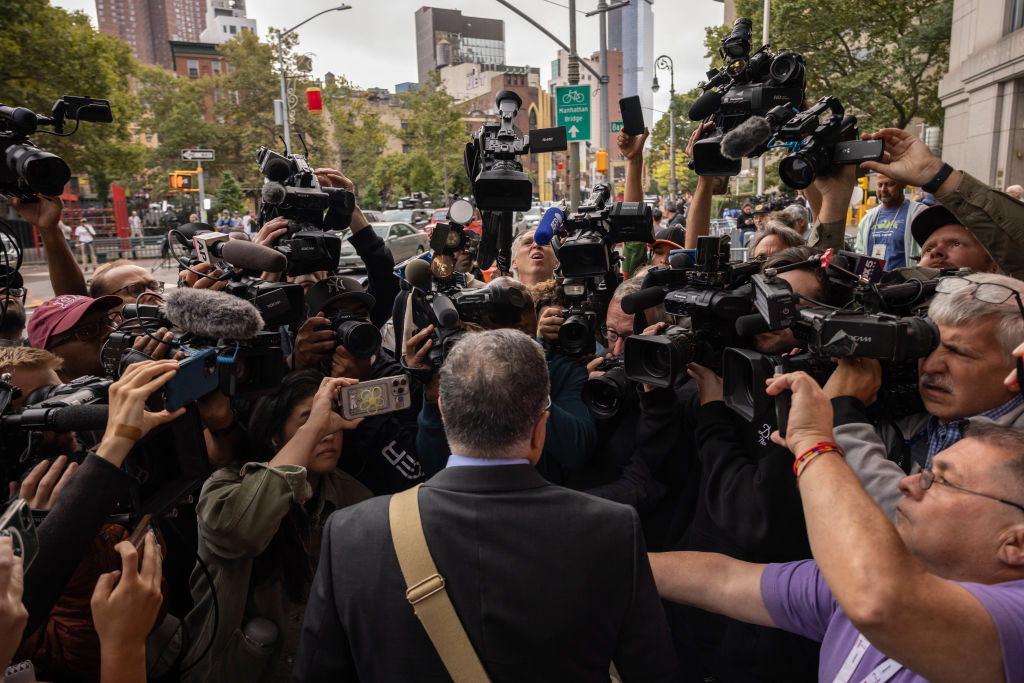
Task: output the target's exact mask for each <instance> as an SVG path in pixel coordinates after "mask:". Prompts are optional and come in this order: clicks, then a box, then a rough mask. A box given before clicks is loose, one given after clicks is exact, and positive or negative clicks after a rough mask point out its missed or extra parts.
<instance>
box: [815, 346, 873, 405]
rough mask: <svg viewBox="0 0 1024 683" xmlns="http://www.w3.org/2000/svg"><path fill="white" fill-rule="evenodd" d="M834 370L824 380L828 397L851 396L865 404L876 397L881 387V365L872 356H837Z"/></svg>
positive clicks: (868, 403)
mask: <svg viewBox="0 0 1024 683" xmlns="http://www.w3.org/2000/svg"><path fill="white" fill-rule="evenodd" d="M837 360H838V361H839V362H838V364H837V366H836V369H835V371H834V372H833V373H832V375H831V376H830V377H829V378H828V381H827V382H825V387H824V389H825V393H826V394H828V397H829V398H830V399H831V398H837V397H839V396H853V397H854V398H856V399H858V400H859V401H860V402H861V403H863V404H864V405H865V406H869V405H871V404H872V403H874V402H875V400H876V399H877V398H878V391H879V389H881V388H882V365H881V364H880V363H879V362H878V361H877V360H875V359H874V358H859V357H856V356H853V357H850V358H839V359H837Z"/></svg>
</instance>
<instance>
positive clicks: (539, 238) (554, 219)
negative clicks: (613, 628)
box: [533, 206, 565, 247]
mask: <svg viewBox="0 0 1024 683" xmlns="http://www.w3.org/2000/svg"><path fill="white" fill-rule="evenodd" d="M564 220H565V213H563V212H562V210H561V209H560V208H558V207H557V206H552V207H549V208H548V210H547V211H545V212H544V215H543V216H541V219H540V223H539V224H537V231H536V232H534V233H533V241H534V243H536V244H539V245H540V246H542V247H543V246H545V245H548V244H551V238H552V237H554V236H555V233H556V232H558V231H559V229H561V227H562V221H564Z"/></svg>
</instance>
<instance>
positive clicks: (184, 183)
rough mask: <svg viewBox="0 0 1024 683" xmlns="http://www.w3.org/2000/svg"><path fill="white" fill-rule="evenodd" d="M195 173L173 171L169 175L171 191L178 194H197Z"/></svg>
mask: <svg viewBox="0 0 1024 683" xmlns="http://www.w3.org/2000/svg"><path fill="white" fill-rule="evenodd" d="M196 173H197V171H173V172H171V174H170V182H171V189H172V190H177V191H179V192H198V191H199V188H198V187H197V186H196V185H197V183H196Z"/></svg>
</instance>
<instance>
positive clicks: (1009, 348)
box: [928, 273, 1024, 363]
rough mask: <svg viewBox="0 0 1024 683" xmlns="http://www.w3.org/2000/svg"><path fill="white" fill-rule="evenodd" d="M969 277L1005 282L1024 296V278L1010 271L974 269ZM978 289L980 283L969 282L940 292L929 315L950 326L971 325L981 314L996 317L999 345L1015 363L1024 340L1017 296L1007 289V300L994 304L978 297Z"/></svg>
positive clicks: (997, 282)
mask: <svg viewBox="0 0 1024 683" xmlns="http://www.w3.org/2000/svg"><path fill="white" fill-rule="evenodd" d="M965 277H966V278H967V279H968V280H970V281H971V282H973V283H975V284H976V285H982V284H986V283H990V284H994V285H1001V286H1002V287H1005V288H1007V289H1008V290H1012V291H1013V292H1016V293H1017V295H1018V296H1024V282H1021V281H1020V280H1017V279H1015V278H1012V277H1009V276H1007V275H997V274H996V273H971V274H970V275H967V276H965ZM976 290H977V287H970V286H968V287H964V288H963V289H959V290H957V291H955V292H950V293H948V294H936V295H935V298H934V299H932V302H931V304H929V306H928V317H929V318H931V319H932V320H933V321H935V322H936V323H938V324H939V325H949V326H950V327H959V326H961V325H970V324H972V323H974V322H975V321H977V320H978V319H979V318H986V317H987V318H995V319H996V321H997V323H998V324H997V327H996V337H997V338H998V340H999V345H1000V346H1001V347H1002V349H1003V355H1004V356H1005V358H1006V361H1007V362H1008V363H1013V350H1014V349H1015V348H1016V347H1017V345H1018V344H1020V343H1021V340H1024V318H1022V317H1021V314H1020V308H1018V306H1017V301H1016V298H1015V297H1014V296H1013V294H1011V293H1010V292H1009V291H1007V292H1006V293H1007V294H1008V295H1009V296H1008V297H1007V299H1006V301H1004V302H1003V303H1001V304H992V303H988V302H987V301H982V300H981V299H978V298H976V297H975V296H974V294H975V291H976Z"/></svg>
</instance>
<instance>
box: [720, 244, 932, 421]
mask: <svg viewBox="0 0 1024 683" xmlns="http://www.w3.org/2000/svg"><path fill="white" fill-rule="evenodd" d="M822 261H823V262H824V263H825V267H827V268H828V269H829V273H830V279H831V280H832V282H833V286H836V285H839V286H843V287H847V288H848V291H849V292H850V298H849V301H850V305H851V306H853V307H854V308H849V309H836V308H832V307H826V306H810V307H805V308H801V309H799V310H798V311H797V312H796V315H795V316H788V317H786V318H782V317H776V318H774V319H772V320H770V321H769V320H768V317H767V316H763V315H762V317H763V319H764V325H763V327H761V328H759V329H757V330H756V331H765V330H768V329H771V330H779V329H783V328H786V327H789V328H790V329H791V330H792V331H793V335H794V336H795V337H796V338H797V339H798V340H800V341H801V342H802V343H803V345H804V351H803V352H801V353H799V354H794V355H791V356H784V357H773V356H763V355H761V354H759V353H756V352H754V351H750V350H748V349H742V348H728V349H726V351H725V355H724V360H723V365H724V367H723V382H724V395H725V402H726V404H727V405H729V407H731V408H732V409H733V410H735V411H736V412H738V413H739V414H740V415H742V416H743V417H745V418H746V419H748V420H753V419H754V418H755V417H756V416H758V415H760V414H762V413H764V412H765V411H767V410H769V409H770V408H771V407H772V406H773V405H775V406H776V410H777V411H779V415H780V417H781V415H782V413H784V412H785V404H784V402H783V405H782V407H779V406H778V405H776V402H773V401H772V400H771V399H770V398H769V397H768V396H767V395H765V393H764V391H763V389H762V387H763V386H764V380H765V379H767V378H769V377H771V376H772V374H774V373H775V372H794V371H798V370H802V371H804V372H807V373H808V374H810V375H812V376H813V377H815V379H817V380H818V381H819V382H820V383H821V384H824V383H825V382H826V381H827V380H828V377H829V376H830V375H831V374H832V371H833V370H834V369H835V367H836V366H835V362H834V361H833V360H832V359H833V358H848V357H861V358H874V359H877V360H879V361H880V362H881V364H882V387H881V390H880V391H879V395H878V400H877V401H876V403H875V404H874V405H872V406H871V412H872V413H873V414H877V415H878V416H880V417H885V418H888V419H892V418H895V417H900V416H903V415H909V414H912V413H914V412H918V411H920V410H922V409H923V407H922V404H921V400H920V394H919V393H918V389H917V364H918V360H919V359H920V358H923V357H925V356H927V355H928V354H930V353H931V352H932V351H933V350H934V349H935V348H936V347H937V346H938V344H939V330H938V327H937V326H936V325H935V323H933V322H932V321H931V320H930V319H928V318H926V317H923V316H920V315H912V313H914V312H921V311H922V310H923V308H924V305H925V303H926V301H927V300H928V298H929V297H930V296H931V295H932V294H933V293H934V291H935V285H936V283H937V282H938V280H928V281H924V282H922V281H916V280H915V281H911V282H902V283H891V284H879V283H878V282H876V281H872V278H873V277H874V274H875V272H876V271H877V273H878V275H879V276H880V274H881V271H880V269H877V268H872V267H871V266H872V263H871V262H872V261H873V259H871V258H870V257H866V256H863V255H861V254H853V253H848V252H840V254H839V255H837V256H836V257H835V258H832V255H831V254H826V256H824V257H822ZM795 265H796V266H797V267H799V266H800V264H795ZM812 267H820V266H812ZM787 268H790V267H787ZM774 271H775V269H767V270H766V271H765V273H764V274H763V275H761V276H758V277H760V278H761V281H762V282H772V281H775V280H777V279H778V278H777V272H774ZM757 308H758V311H759V313H760V312H761V311H762V307H761V306H758V307H757ZM748 328H749V329H755V325H753V324H749V325H748Z"/></svg>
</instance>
